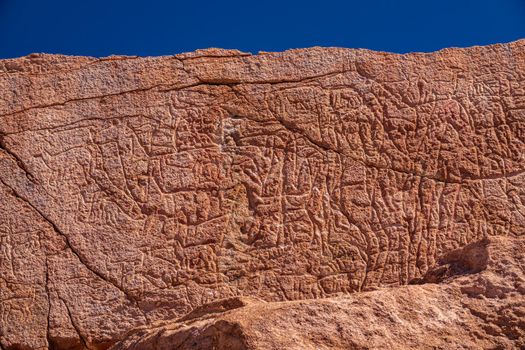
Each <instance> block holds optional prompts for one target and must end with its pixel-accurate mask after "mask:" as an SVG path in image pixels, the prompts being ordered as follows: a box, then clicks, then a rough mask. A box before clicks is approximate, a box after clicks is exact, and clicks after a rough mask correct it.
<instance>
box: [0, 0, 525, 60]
mask: <svg viewBox="0 0 525 350" xmlns="http://www.w3.org/2000/svg"><path fill="white" fill-rule="evenodd" d="M519 38H525V0H492V1H485V0H477V1H474V0H472V1H470V0H440V1H429V0H419V1H403V0H397V1H395V0H390V1H387V0H376V1H373V0H360V1H331V0H322V1H316V2H313V1H307V0H304V1H286V0H259V1H250V0H244V1H237V0H235V1H227V0H224V1H207V0H202V1H195V0H186V1H167V0H166V1H156V0H149V1H134V0H127V1H124V0H103V1H102V0H86V1H82V0H68V1H62V0H56V1H53V0H47V1H45V0H31V1H23V0H0V57H1V58H6V57H18V56H23V55H26V54H29V53H31V52H47V53H64V54H74V55H90V56H107V55H110V54H126V55H141V56H148V55H163V54H174V53H180V52H185V51H192V50H195V49H198V48H206V47H223V48H237V49H240V50H242V51H249V52H253V53H256V52H258V51H259V50H263V51H281V50H285V49H288V48H299V47H309V46H340V47H357V48H369V49H375V50H383V51H392V52H410V51H434V50H437V49H440V48H443V47H449V46H460V47H463V46H472V45H484V44H490V43H497V42H508V41H513V40H516V39H519Z"/></svg>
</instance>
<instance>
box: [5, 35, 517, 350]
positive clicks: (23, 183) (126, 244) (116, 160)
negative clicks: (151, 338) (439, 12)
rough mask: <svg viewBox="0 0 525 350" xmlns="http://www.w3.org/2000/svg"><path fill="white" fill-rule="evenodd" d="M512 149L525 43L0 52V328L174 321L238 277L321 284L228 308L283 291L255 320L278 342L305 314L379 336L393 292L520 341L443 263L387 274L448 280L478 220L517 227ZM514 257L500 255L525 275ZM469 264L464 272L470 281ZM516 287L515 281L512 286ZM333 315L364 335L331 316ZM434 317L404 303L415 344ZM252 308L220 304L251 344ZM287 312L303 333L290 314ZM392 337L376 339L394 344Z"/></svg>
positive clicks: (249, 291)
mask: <svg viewBox="0 0 525 350" xmlns="http://www.w3.org/2000/svg"><path fill="white" fill-rule="evenodd" d="M524 151H525V41H518V42H514V43H510V44H506V45H493V46H487V47H473V48H469V49H446V50H442V51H439V52H436V53H431V54H407V55H397V54H388V53H378V52H371V51H367V50H350V49H335V48H333V49H323V48H312V49H305V50H291V51H287V52H284V53H261V54H259V55H250V54H244V53H241V52H238V51H226V50H219V49H212V50H202V51H197V52H194V53H188V54H182V55H177V56H171V57H158V58H137V57H123V56H114V57H108V58H103V59H95V58H87V57H66V56H59V55H30V56H27V57H24V58H19V59H12V60H3V61H0V203H1V205H0V344H1V346H2V348H3V349H45V348H54V349H74V348H89V349H106V348H108V347H110V346H112V345H115V344H116V343H117V342H118V341H120V340H123V339H124V337H125V336H126V334H128V332H130V331H132V330H134V329H137V328H140V327H145V328H146V329H149V330H148V331H147V332H154V331H155V330H154V328H153V327H154V325H155V324H156V322H160V321H166V322H169V323H170V324H171V323H173V324H175V325H176V327H181V326H180V322H181V321H180V318H181V317H183V316H184V315H186V314H188V313H189V312H191V311H192V310H196V311H194V312H197V310H201V309H199V307H200V306H202V305H206V304H209V303H210V302H212V303H213V302H215V301H218V300H222V299H227V298H236V297H237V298H238V297H241V296H245V297H246V296H247V297H253V298H258V299H261V300H264V301H266V302H275V301H292V300H305V299H318V298H330V299H326V300H325V299H323V300H320V301H317V300H316V301H308V302H306V301H302V302H292V303H284V304H281V303H278V304H272V303H267V304H264V303H262V302H257V303H251V304H249V305H247V306H245V307H240V308H237V309H235V310H236V311H232V312H234V313H237V312H238V313H240V314H239V315H241V314H243V313H244V312H245V311H246V310H248V309H250V308H254V310H259V309H261V310H266V309H268V310H276V311H271V312H270V311H268V312H269V314H268V315H269V316H268V321H267V322H271V326H272V327H271V331H272V332H273V333H272V337H269V338H268V339H269V340H268V341H273V342H274V343H273V344H274V346H276V347H281V346H280V345H278V344H279V342H281V341H282V342H285V344H288V345H289V346H292V345H293V344H295V343H294V339H296V338H294V337H296V336H297V337H299V338H297V339H298V343H297V344H299V345H297V346H301V344H304V347H308V346H313V347H315V344H316V343H308V342H309V341H310V340H308V339H307V338H305V337H307V335H306V334H305V333H304V332H303V330H302V328H301V324H300V323H294V322H297V320H303V319H307V320H308V322H312V324H315V322H318V323H319V324H320V329H321V330H323V332H326V337H328V338H327V339H332V340H331V341H333V342H335V343H333V344H332V345H333V346H339V347H344V346H347V345H348V344H357V345H356V346H364V347H366V346H370V347H375V346H379V347H382V346H387V345H386V343H384V342H383V343H381V342H380V340H377V342H375V340H374V339H377V337H376V336H375V335H374V334H369V333H370V332H369V331H368V330H367V329H369V328H366V327H370V325H366V324H364V323H359V322H361V321H359V320H363V322H365V320H366V322H372V323H374V324H375V325H374V326H373V329H376V327H377V329H386V330H384V331H383V330H382V331H381V332H387V333H388V334H394V333H396V332H397V331H395V330H397V329H399V327H400V326H399V325H398V324H397V323H396V322H397V321H396V319H392V320H390V319H388V308H389V307H394V306H393V304H392V303H394V301H395V303H403V307H406V306H407V305H410V303H414V305H419V306H420V307H421V308H423V309H424V310H434V309H435V308H437V309H436V310H442V307H443V305H441V304H440V303H442V302H443V300H446V299H450V300H452V301H454V303H456V304H452V305H451V308H452V309H451V310H450V312H452V313H453V315H455V316H454V317H456V316H457V317H460V321H457V322H465V323H464V324H465V325H469V327H473V328H475V329H479V330H480V331H479V332H481V333H483V332H486V333H488V335H487V334H481V335H480V336H479V337H478V336H477V335H476V336H472V337H470V338H469V337H467V336H464V334H463V333H461V332H459V331H456V330H457V327H456V328H454V327H452V324H450V325H451V330H450V333H446V334H448V335H447V336H450V338H447V339H449V340H450V341H452V340H454V339H455V344H458V347H461V346H463V347H465V348H468V347H471V345H472V346H474V345H473V344H477V345H476V346H474V347H485V346H487V347H490V346H500V347H503V348H505V347H512V346H521V344H523V328H524V327H523V323H520V322H517V323H516V322H515V323H512V322H514V321H512V320H514V319H512V320H510V319H506V318H505V317H503V318H500V317H499V316H500V313H503V314H505V312H506V311H501V310H499V309H495V308H493V304H492V299H490V300H488V299H487V298H489V297H486V298H485V297H480V299H479V300H480V301H479V308H480V309H479V310H481V311H474V314H472V313H471V311H469V310H474V306H472V307H471V304H468V305H466V304H464V303H465V302H464V300H465V298H466V297H465V293H463V292H461V288H460V287H458V286H457V285H456V284H454V283H456V282H454V283H452V284H448V283H445V284H440V285H433V284H425V285H423V286H408V287H399V288H398V289H388V292H384V291H383V288H384V287H388V286H390V287H395V286H402V285H405V284H407V283H408V282H410V281H414V280H418V281H429V282H440V281H442V280H443V279H447V278H452V277H450V276H456V270H457V269H458V266H456V265H454V264H452V265H450V266H448V267H447V266H445V267H443V266H442V267H440V268H439V269H438V270H431V271H433V272H432V273H431V274H427V271H428V270H429V269H430V268H431V267H433V266H435V265H436V264H437V259H438V257H439V256H443V255H446V254H448V253H449V252H451V251H453V250H454V249H456V248H460V247H463V246H465V245H467V244H469V243H472V242H476V241H479V240H481V239H483V238H485V237H490V236H509V237H518V236H522V235H523V233H524V232H525V216H524V215H525V205H524V203H525V172H524V170H523V169H525V159H524V156H523V155H524V154H525V152H524ZM509 241H512V242H515V240H512V239H511V238H509ZM494 242H496V243H495V244H496V246H497V245H498V244H499V243H498V242H500V240H495V241H494ZM501 242H503V241H501ZM505 242H507V241H505ZM518 242H521V241H518ZM501 244H503V243H501ZM516 244H518V243H516ZM519 244H521V243H519ZM519 244H518V246H519V247H523V246H522V245H519ZM514 263H515V260H512V261H511V262H510V263H509V266H508V267H505V268H508V269H509V270H508V271H511V270H512V271H514V270H516V271H515V273H522V272H523V264H522V265H512V264H514ZM503 265H505V264H503ZM460 267H461V266H460ZM480 269H482V268H481V267H480ZM482 270H483V269H482ZM483 271H485V270H483ZM503 272H504V271H503ZM503 272H502V274H501V275H499V276H504V275H505V274H504V273H503ZM513 273H514V272H513ZM482 274H483V273H482ZM425 276H426V277H425ZM470 276H471V277H472V276H479V273H478V274H472V275H470ZM483 276H485V275H483ZM519 276H522V275H519ZM472 278H474V277H472ZM512 278H514V275H513V276H510V277H509V280H512ZM519 278H522V277H519ZM519 278H518V280H519ZM457 280H460V278H459V277H458V278H457ZM469 281H470V280H469ZM476 281H477V282H476ZM476 281H474V280H472V281H470V282H468V283H471V287H469V288H472V289H473V290H477V289H480V288H481V289H483V288H484V287H483V286H484V284H483V283H485V282H483V281H482V280H479V281H478V280H476ZM498 281H499V280H498ZM521 281H522V280H521ZM478 282H479V284H476V283H478ZM487 283H488V282H487ZM490 283H492V282H490ZM501 283H507V282H505V281H504V279H503V280H502V281H501ZM508 283H510V282H508ZM520 283H521V282H520ZM518 286H519V284H517V285H514V287H508V288H511V289H512V288H514V289H516V291H517V293H518V294H516V295H513V298H514V299H513V300H515V301H516V303H519V302H523V290H522V289H519V288H518ZM476 288H477V289H476ZM521 288H522V287H521ZM374 289H381V290H378V291H376V292H367V293H363V294H356V295H352V296H351V297H340V296H341V295H346V294H348V293H353V292H363V291H371V290H374ZM458 290H459V292H458ZM520 293H521V294H520ZM505 295H507V294H505ZM341 298H342V299H341ZM347 298H350V299H347ZM368 298H372V299H368ZM381 298H385V300H383V299H381ZM389 298H390V299H389ZM468 298H469V299H468V300H471V299H472V298H471V297H468ZM490 298H491V297H490ZM233 300H234V301H232V302H230V303H233V304H235V303H236V302H237V303H244V301H243V300H244V299H242V298H241V299H233ZM348 300H356V303H357V304H358V305H357V306H355V304H350V303H349V302H348ZM367 300H369V301H368V302H367ZM389 300H390V301H392V300H394V301H392V303H391V302H390V301H389ZM472 300H474V299H472ZM477 300H478V299H475V301H477ZM378 303H379V304H378ZM381 303H384V308H382V309H380V308H379V306H377V305H380V304H381ZM469 303H470V301H469ZM472 303H473V302H472ZM220 305H222V304H219V306H217V305H216V306H214V307H217V308H219V309H220V307H221V306H220ZM283 305H284V306H283ZM287 305H291V306H287ZM326 305H329V306H326ZM472 305H474V304H472ZM476 305H477V304H476ZM494 305H495V304H494ZM498 305H500V304H498ZM501 305H503V304H501ZM505 305H506V304H505ZM303 306H304V310H303V311H301V310H302V309H303ZM494 307H496V306H494ZM288 308H291V309H290V310H296V311H294V312H297V313H298V316H297V318H294V317H288V316H287V314H286V312H288V311H286V310H288ZM308 308H311V309H308ZM219 309H218V310H219ZM336 309H337V310H339V311H336ZM243 310H244V311H243ZM250 310H251V309H250ZM280 310H284V311H280ZM308 310H313V311H308ZM323 310H324V311H323ZM359 310H362V313H363V315H362V316H359V315H357V314H356V313H357V312H361V311H359ZM476 310H477V309H476ZM498 310H499V311H498ZM516 310H521V309H516ZM398 311H399V313H402V312H404V311H403V309H399V310H398ZM201 312H203V311H202V310H201ZM250 312H251V311H250ZM283 312H284V313H283ZM290 312H292V311H290ZM308 312H310V314H309V313H308ZM330 312H335V313H336V315H334V316H333V317H334V320H335V319H337V320H338V321H337V322H340V323H341V325H342V327H346V328H344V329H346V331H345V332H348V329H349V327H353V331H352V332H354V333H356V334H361V335H359V336H356V337H349V336H347V335H348V333H345V334H346V335H345V336H343V334H341V337H337V335H336V333H333V329H332V328H323V327H324V326H323V324H326V322H329V321H330V320H331V318H330V317H332V316H331V315H330ZM392 312H394V311H392ZM425 312H427V311H425ZM436 312H437V311H436ZM520 312H522V311H519V312H517V313H516V316H515V317H517V318H518V319H519V320H522V319H523V313H521V314H520ZM190 315H191V314H190ZM194 315H195V314H194ZM228 315H229V314H228ZM345 315H347V316H345ZM433 315H434V314H432V313H431V312H430V311H428V313H423V315H421V319H420V320H421V324H417V325H415V324H410V320H412V317H413V316H414V315H413V314H409V315H408V316H407V315H405V316H407V318H406V319H404V320H405V321H406V322H408V323H404V324H405V325H406V327H407V328H406V329H404V330H403V331H402V334H405V335H406V336H407V337H408V335H409V334H410V332H412V331H413V332H414V335H413V336H412V338H411V339H412V340H411V343H407V344H412V345H413V346H419V345H418V344H422V343H421V340H420V339H421V338H420V336H421V334H425V332H427V331H428V332H432V327H433V326H432V325H433V317H434V316H435V315H434V316H433ZM469 315H470V316H469ZM472 315H474V316H472ZM480 315H481V316H480ZM358 316H359V317H361V318H359V317H358ZM405 316H403V317H405ZM202 317H204V316H199V317H197V318H198V319H199V320H200V319H201V318H202ZM214 317H215V316H214ZM225 317H227V315H226V314H224V315H223V314H220V315H219V316H217V317H215V318H214V319H213V320H212V321H209V320H208V321H206V322H212V323H213V322H219V321H221V320H226V318H225ZM239 317H240V316H239ZM243 317H244V316H243ZM257 317H259V316H257ZM257 317H256V315H254V314H253V313H252V314H249V318H246V319H247V320H250V321H249V322H252V323H253V325H254V326H253V327H254V328H253V329H252V330H250V329H249V327H248V328H246V327H245V325H244V324H243V325H241V326H236V325H238V324H237V323H234V324H233V326H232V327H234V328H235V327H237V328H235V329H233V330H232V331H234V333H235V332H237V333H235V334H239V338H235V339H230V338H227V339H226V338H225V339H226V340H225V341H230V340H231V341H232V342H236V343H235V344H240V345H239V346H245V347H248V348H249V347H252V348H253V347H257V346H264V344H265V343H264V342H263V341H264V339H262V340H254V341H255V342H256V343H254V345H253V346H252V345H250V344H247V343H246V344H245V343H243V340H242V339H244V338H242V337H244V335H242V334H248V335H246V337H248V338H250V339H259V338H260V337H259V338H257V336H256V335H253V334H254V333H253V332H257V329H262V328H257V327H263V326H264V324H263V323H261V322H262V321H260V320H259V319H258V318H257ZM287 317H288V318H287ZM399 317H401V316H399ZM451 317H452V316H451ZM462 317H465V318H464V319H463V318H462ZM513 317H514V316H513ZM401 319H402V320H403V318H401ZM500 319H501V320H500ZM258 320H259V321H258ZM287 320H288V321H289V323H290V328H289V329H295V330H296V332H297V333H294V334H296V336H295V335H294V336H292V334H291V333H290V337H286V336H285V335H286V334H287V333H283V332H284V331H283V329H288V328H286V327H284V326H285V325H286V324H287V322H288V321H287ZM316 320H318V321H316ZM495 320H496V321H495ZM199 322H201V321H199ZM206 322H204V323H202V322H201V323H199V325H198V326H195V327H197V329H204V328H202V327H208V326H207V325H211V324H212V323H206ZM221 322H222V321H221ZM225 322H226V323H227V324H226V326H225V327H226V328H228V327H230V326H229V325H230V323H228V322H229V321H227V320H226V321H225ZM247 322H248V321H247ZM258 322H259V323H258ZM301 322H303V321H301ZM304 322H306V321H304ZM366 322H365V323H366ZM498 322H499V323H498ZM505 322H511V323H512V324H513V326H512V327H514V328H513V329H517V330H513V331H511V332H510V333H509V332H508V331H507V330H506V329H507V328H506V327H507V326H506V323H505ZM500 323H501V324H500ZM250 324H251V323H250ZM444 324H447V323H446V322H445V323H444ZM458 324H459V323H456V324H455V325H456V326H457V325H458ZM485 324H487V325H488V326H486V327H485ZM186 325H187V323H184V327H186ZM188 327H190V328H191V327H194V326H188ZM199 327H200V328H199ZM238 327H241V329H238ZM264 327H266V326H264ZM294 327H295V328H294ZM312 327H313V326H312ZM330 327H332V326H330ZM356 327H358V328H357V330H356ZM359 327H360V328H359ZM385 327H386V328H385ZM388 327H391V328H388ZM418 327H419V328H418ZM483 327H485V328H483ZM487 327H489V328H487ZM491 327H493V328H491ZM498 327H499V328H498ZM509 327H510V326H509ZM177 329H178V328H177ZM377 329H376V330H375V331H374V332H379V331H378V330H377ZM454 329H456V330H454ZM177 332H179V331H177ZM177 332H176V333H177ZM209 332H212V333H213V337H220V334H224V336H227V334H229V333H228V332H229V331H228V332H226V331H224V329H219V330H217V329H215V330H214V329H212V330H210V331H209ZM214 332H215V333H214ZM246 332H248V333H246ZM250 332H252V333H250ZM301 332H303V333H301ZM403 332H404V333H403ZM407 332H408V333H407ZM436 332H437V331H436ZM230 333H231V332H230ZM177 334H179V335H180V334H182V333H180V332H179V333H177ZM206 334H207V333H206ZM320 334H321V333H320ZM400 334H401V333H400ZM418 334H419V335H418ZM432 334H433V336H436V337H439V334H437V333H432ZM444 334H445V333H444ZM472 334H474V333H472ZM476 334H477V333H476ZM213 337H212V338H210V339H212V340H213V339H215V338H213ZM367 337H368V338H369V339H370V342H366V339H367ZM404 337H405V336H404V335H400V336H399V337H397V336H394V335H392V336H391V338H390V340H388V339H387V340H385V341H389V342H390V343H388V344H392V346H393V347H402V346H403V344H401V342H403V341H405V340H404V339H405V338H404ZM455 337H456V338H455ZM166 339H168V338H166ZM192 339H193V338H192ZM195 339H200V340H199V342H201V343H199V344H197V346H201V347H205V345H203V344H207V343H206V341H211V340H209V339H208V340H206V339H204V338H202V337H201V338H198V337H197V338H195ZM228 339H230V340H228ZM315 339H319V338H315ZM406 339H408V338H406ZM476 339H477V340H476ZM141 341H142V340H141ZM435 341H436V346H444V347H446V345H444V344H447V343H446V342H445V340H435ZM257 342H259V343H257ZM301 342H303V343H301ZM476 342H478V343H476ZM121 344H125V341H124V343H121ZM217 344H219V343H217ZM223 344H228V343H223ZM231 344H232V346H233V343H231ZM261 344H262V345H261ZM311 344H313V345H311ZM319 344H324V345H323V346H331V345H330V344H331V343H329V342H325V343H322V342H320V343H319ZM288 345H286V346H288ZM115 346H117V345H115ZM118 346H123V345H118ZM272 346H273V345H272ZM283 346H284V345H283ZM319 346H321V345H319Z"/></svg>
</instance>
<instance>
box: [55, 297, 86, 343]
mask: <svg viewBox="0 0 525 350" xmlns="http://www.w3.org/2000/svg"><path fill="white" fill-rule="evenodd" d="M58 298H59V299H60V300H61V301H62V303H63V304H64V306H65V307H66V311H67V315H68V317H69V320H70V321H71V326H73V328H74V329H75V331H76V332H77V334H78V337H79V339H80V341H81V342H82V344H84V348H86V349H91V347H90V346H89V345H88V342H87V341H86V339H85V338H84V336H83V335H82V333H81V332H80V328H79V327H78V325H77V324H76V322H75V321H74V320H73V315H72V314H71V310H70V309H69V306H68V305H67V303H66V302H65V300H64V299H62V298H61V297H60V296H59V297H58Z"/></svg>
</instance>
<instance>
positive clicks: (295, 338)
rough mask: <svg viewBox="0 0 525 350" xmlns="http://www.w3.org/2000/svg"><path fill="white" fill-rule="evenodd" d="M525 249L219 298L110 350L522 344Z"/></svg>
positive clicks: (485, 249) (478, 246) (487, 249)
mask: <svg viewBox="0 0 525 350" xmlns="http://www.w3.org/2000/svg"><path fill="white" fill-rule="evenodd" d="M524 252H525V239H510V238H507V239H503V238H500V237H498V238H496V239H490V240H489V239H485V240H483V241H480V242H476V243H473V244H471V245H468V246H466V247H464V248H463V249H460V250H457V251H453V252H452V253H451V254H448V255H446V256H445V257H444V258H443V259H442V261H441V262H440V263H439V266H438V267H436V268H435V269H433V270H431V271H429V273H428V274H427V276H426V277H425V278H424V279H423V280H422V282H429V281H433V282H436V281H435V277H436V276H439V277H440V278H439V282H441V283H442V284H424V285H417V286H415V285H410V286H404V287H398V288H391V289H384V290H378V291H374V292H365V293H357V294H350V295H348V296H345V297H333V298H327V299H316V300H306V301H286V302H276V303H266V302H262V301H256V300H250V299H243V298H236V299H228V300H223V301H222V302H216V303H215V304H210V305H207V306H204V307H201V308H200V309H197V310H196V312H195V311H194V312H192V313H191V314H189V315H187V316H186V317H184V318H182V319H179V320H177V321H175V322H166V323H163V324H158V325H150V326H149V327H147V328H146V327H144V328H143V329H138V330H135V331H133V332H131V334H129V335H128V336H127V337H126V340H124V341H122V342H121V343H119V344H117V345H115V346H114V347H113V348H112V350H124V349H131V350H133V349H137V350H139V349H140V350H144V349H181V350H183V349H202V350H205V349H238V350H240V349H261V350H263V349H297V350H300V349H369V348H374V349H407V348H411V349H458V348H459V349H517V348H522V349H523V348H525V302H524V301H525V272H524V269H523V266H525V254H524ZM520 266H521V267H520ZM445 271H447V272H448V273H447V274H444V272H445Z"/></svg>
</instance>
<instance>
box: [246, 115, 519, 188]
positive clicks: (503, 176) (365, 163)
mask: <svg viewBox="0 0 525 350" xmlns="http://www.w3.org/2000/svg"><path fill="white" fill-rule="evenodd" d="M246 119H250V118H246ZM250 120H252V121H255V122H259V121H257V120H255V119H250ZM275 120H276V121H277V122H278V123H279V124H281V125H282V126H283V127H284V128H285V129H286V130H288V131H289V132H291V133H293V134H299V135H300V136H302V137H303V138H304V139H306V140H308V141H309V142H310V143H312V144H313V145H315V146H317V147H318V148H321V149H323V150H325V151H328V152H333V153H336V154H339V155H341V156H343V157H347V158H350V159H352V160H354V161H356V162H358V163H360V164H362V165H363V166H365V167H368V168H374V169H379V170H391V171H394V172H398V173H403V174H407V175H411V176H416V177H421V178H424V179H429V180H433V181H436V182H441V183H444V184H463V183H465V182H467V181H485V180H497V179H508V178H511V177H515V176H519V175H521V174H524V173H525V170H524V169H520V170H517V171H513V172H510V173H508V174H507V173H505V174H500V175H492V176H485V177H470V176H466V177H463V178H460V179H459V180H454V179H450V178H449V179H444V178H439V177H435V176H431V175H426V174H420V173H417V172H412V171H409V170H405V169H396V168H392V167H388V166H380V165H378V164H373V163H371V162H369V161H367V160H365V159H361V158H358V157H355V156H353V155H350V154H348V153H346V152H344V151H340V150H336V149H333V148H331V147H330V146H327V145H325V144H323V143H322V142H319V141H317V140H315V139H313V138H311V137H309V136H308V135H305V134H304V133H303V132H301V130H299V129H297V128H295V127H293V126H291V125H289V124H288V123H286V122H285V121H284V120H282V119H279V118H275Z"/></svg>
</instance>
